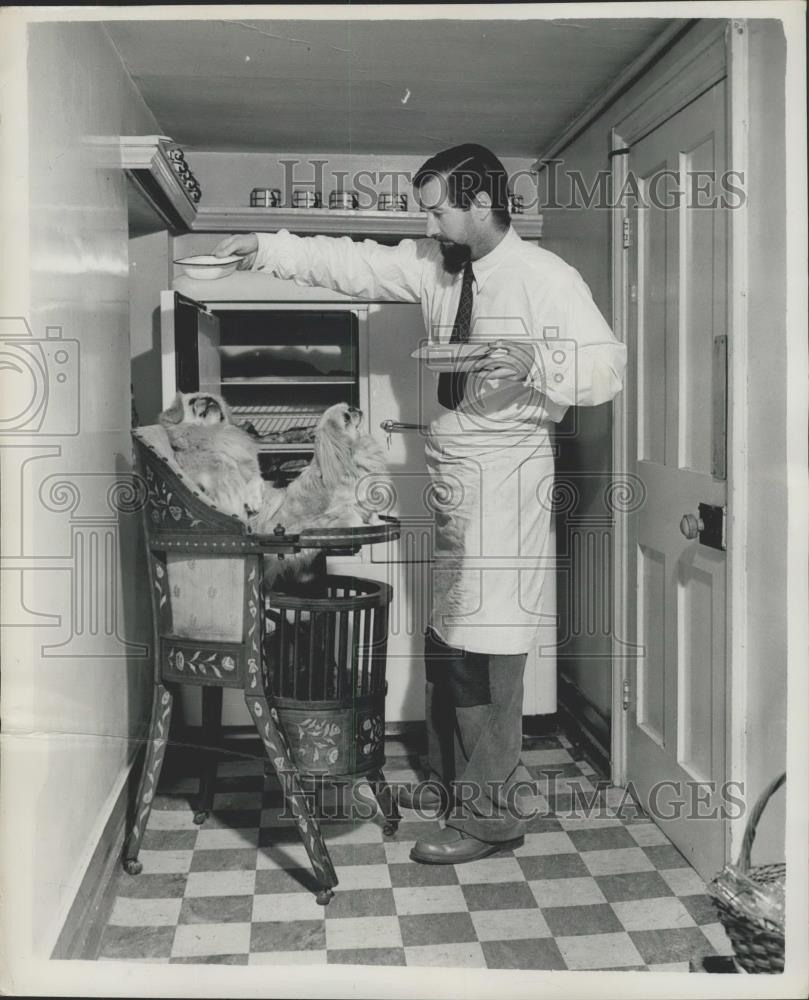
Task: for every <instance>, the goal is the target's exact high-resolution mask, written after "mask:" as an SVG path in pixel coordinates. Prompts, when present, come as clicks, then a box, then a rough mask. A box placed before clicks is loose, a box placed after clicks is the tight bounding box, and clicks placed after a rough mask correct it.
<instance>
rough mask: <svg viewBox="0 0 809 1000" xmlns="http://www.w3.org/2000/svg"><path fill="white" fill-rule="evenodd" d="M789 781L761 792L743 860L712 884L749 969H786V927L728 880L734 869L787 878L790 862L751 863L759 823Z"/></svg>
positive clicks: (759, 879) (765, 880) (765, 878)
mask: <svg viewBox="0 0 809 1000" xmlns="http://www.w3.org/2000/svg"><path fill="white" fill-rule="evenodd" d="M785 781H786V774H782V775H780V776H779V777H778V778H776V779H775V780H774V781H772V782H771V783H770V784H769V785H768V786H767V787H766V788H765V789H764V791H763V792H762V793H761V796H760V797H759V800H758V802H756V804H755V806H754V807H753V811H752V812H751V814H750V817H749V819H748V820H747V826H746V827H745V831H744V839H743V840H742V848H741V851H740V852H739V862H738V864H737V865H736V866H735V867H734V866H733V865H725V867H724V868H723V869H722V871H721V872H720V873H719V874H718V875H717V876H716V878H714V880H713V881H712V882H711V884H710V885H709V886H708V892H709V893H710V895H711V899H712V900H713V903H714V906H715V907H716V911H717V914H718V915H719V920H720V922H721V924H722V926H723V927H724V928H725V931H726V932H727V935H728V937H729V938H730V940H731V943H732V944H733V951H734V954H735V957H736V962H737V963H738V964H739V965H740V966H741V968H742V969H744V970H745V972H768V973H778V972H783V971H784V931H783V928H779V927H778V926H776V925H775V924H774V923H773V922H772V921H770V920H767V919H765V918H764V917H763V916H762V915H761V914H760V913H757V912H756V911H755V910H754V909H753V908H752V907H751V906H750V905H749V903H747V904H745V901H743V900H740V899H739V898H738V897H734V896H733V895H732V894H729V893H728V891H727V882H728V879H729V877H730V878H732V876H733V874H734V873H741V874H742V875H746V876H747V877H748V878H750V879H752V881H753V882H756V883H758V884H759V885H766V884H769V883H773V882H782V883H783V882H785V880H786V865H785V864H772V865H757V866H755V867H753V868H751V867H750V851H751V849H752V847H753V841H754V839H755V836H756V827H757V826H758V822H759V820H760V819H761V814H762V813H763V812H764V809H765V807H766V805H767V803H768V802H769V800H770V798H771V797H772V796H773V794H774V793H775V792H777V791H778V789H779V788H780V787H781V785H783V784H784V782H785Z"/></svg>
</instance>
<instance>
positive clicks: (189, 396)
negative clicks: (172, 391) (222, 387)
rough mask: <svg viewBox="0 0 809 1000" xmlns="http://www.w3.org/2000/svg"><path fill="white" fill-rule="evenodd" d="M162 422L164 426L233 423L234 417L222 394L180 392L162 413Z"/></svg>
mask: <svg viewBox="0 0 809 1000" xmlns="http://www.w3.org/2000/svg"><path fill="white" fill-rule="evenodd" d="M160 423H161V424H163V425H164V426H170V425H174V424H196V425H201V426H211V425H216V424H223V423H225V424H229V423H232V418H231V415H230V409H229V407H228V405H227V403H226V402H225V401H224V399H222V397H221V396H212V395H211V394H210V393H207V392H178V393H177V395H176V397H175V398H174V402H173V403H172V404H171V406H170V407H169V408H168V409H167V410H164V411H163V412H162V413H161V414H160Z"/></svg>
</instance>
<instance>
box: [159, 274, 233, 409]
mask: <svg viewBox="0 0 809 1000" xmlns="http://www.w3.org/2000/svg"><path fill="white" fill-rule="evenodd" d="M219 341H220V334H219V319H218V317H216V316H214V315H213V313H211V312H209V311H208V310H207V309H206V308H205V306H203V305H202V304H201V303H199V302H196V301H195V300H194V299H190V298H188V297H187V296H185V295H181V294H180V293H179V292H173V291H165V292H161V293H160V344H161V358H162V379H163V409H166V408H167V407H168V406H170V405H171V403H172V401H173V399H174V396H175V395H176V393H177V392H178V391H179V392H210V393H214V394H215V395H221V392H222V374H221V366H220V358H219Z"/></svg>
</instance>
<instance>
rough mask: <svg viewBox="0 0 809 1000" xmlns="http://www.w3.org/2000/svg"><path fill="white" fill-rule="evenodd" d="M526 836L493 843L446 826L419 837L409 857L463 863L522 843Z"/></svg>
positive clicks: (427, 861) (435, 862)
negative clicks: (420, 838)
mask: <svg viewBox="0 0 809 1000" xmlns="http://www.w3.org/2000/svg"><path fill="white" fill-rule="evenodd" d="M524 840H525V838H524V837H515V838H514V839H513V840H501V841H498V842H497V843H490V842H489V841H486V840H478V839H477V837H470V836H469V834H468V833H464V832H463V830H456V829H455V828H454V827H451V826H447V827H445V828H444V829H443V830H441V831H440V832H439V833H437V834H435V835H434V836H432V837H424V839H423V840H417V841H416V843H415V844H414V845H413V850H412V851H411V852H410V860H411V861H420V862H421V863H422V864H425V865H461V864H463V863H464V862H465V861H479V860H480V859H481V858H488V857H489V856H490V855H492V854H497V853H498V852H499V851H509V850H512V849H513V848H515V847H521V846H522V844H523V843H524Z"/></svg>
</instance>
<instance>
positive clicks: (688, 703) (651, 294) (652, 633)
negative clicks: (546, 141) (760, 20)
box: [627, 82, 727, 877]
mask: <svg viewBox="0 0 809 1000" xmlns="http://www.w3.org/2000/svg"><path fill="white" fill-rule="evenodd" d="M724 132H725V85H724V82H720V83H719V84H716V85H715V86H714V87H712V88H711V89H710V90H708V91H706V93H705V94H703V95H702V96H701V97H699V98H698V99H697V100H696V101H694V102H693V103H692V104H690V105H689V106H688V107H686V108H684V109H683V110H682V111H680V112H678V113H677V114H676V115H674V116H672V117H671V118H669V119H668V120H667V121H665V122H664V123H663V124H661V125H660V126H658V127H657V128H656V129H655V130H654V131H653V132H651V133H650V134H649V135H648V136H646V137H645V138H644V139H642V140H641V141H639V142H637V143H635V144H634V145H633V146H632V149H631V153H630V163H629V167H630V170H631V171H632V172H633V173H634V175H635V177H636V178H637V180H638V187H639V190H640V192H641V194H642V196H643V201H642V203H641V206H640V207H638V208H636V209H635V210H634V211H633V213H632V215H633V232H634V234H635V240H634V246H633V247H632V248H631V249H630V251H629V262H628V272H629V281H630V296H629V301H630V315H629V327H630V347H631V351H632V353H633V354H634V360H635V365H636V368H635V370H636V372H637V378H636V380H630V381H629V382H628V385H627V391H628V395H629V399H628V404H629V412H630V427H632V428H634V429H635V432H634V434H632V433H630V465H629V468H630V470H632V471H635V472H636V474H637V475H638V476H639V477H640V479H641V480H642V482H643V484H644V487H645V489H646V502H645V504H644V505H643V506H642V507H641V508H640V509H639V510H638V512H637V513H636V514H635V515H633V519H632V522H631V526H630V546H629V559H630V562H631V563H634V568H631V569H630V577H629V578H630V579H634V580H635V581H636V587H637V592H636V601H635V607H634V610H633V612H632V613H631V614H630V626H631V628H632V629H633V631H634V634H635V636H636V637H637V638H636V641H637V642H638V644H639V647H640V648H641V650H642V653H641V655H639V656H638V658H637V660H636V662H635V664H634V677H632V676H631V675H630V681H631V690H632V697H631V699H630V708H629V712H630V718H629V720H628V722H629V724H628V729H627V735H628V759H627V777H628V779H629V780H630V781H631V782H632V783H633V784H634V786H635V788H636V789H637V791H638V792H639V795H640V798H641V801H642V803H643V804H644V805H645V806H648V807H650V811H651V812H652V815H653V818H655V819H656V821H657V822H659V824H660V825H661V826H662V827H663V828H664V830H665V832H666V834H667V835H668V836H669V837H670V838H671V839H672V841H673V842H674V843H675V844H676V846H677V847H678V848H679V849H680V850H681V851H683V853H684V854H685V855H686V857H688V859H689V861H690V862H691V863H692V864H693V865H694V867H696V869H697V870H698V871H699V872H700V873H701V874H702V875H703V876H706V877H708V876H711V875H713V874H714V873H715V872H716V871H717V869H718V868H720V867H721V865H722V864H723V863H724V861H725V825H726V824H725V823H724V822H723V821H722V818H721V815H717V816H716V817H715V818H714V819H706V818H695V803H696V802H697V799H698V798H699V799H700V801H701V802H703V803H708V802H709V801H710V805H707V804H706V805H702V806H701V807H700V815H703V814H704V813H705V812H709V811H710V808H714V807H717V808H718V807H719V806H721V800H720V798H719V796H718V795H717V794H716V790H717V787H718V786H721V783H722V782H723V781H724V780H725V666H726V665H725V638H724V636H725V589H726V580H725V567H726V559H725V553H724V551H720V550H717V549H714V548H710V547H708V546H706V545H703V544H702V543H701V542H700V540H699V538H693V539H690V538H687V537H685V535H684V534H683V532H682V530H681V527H680V520H681V518H682V516H683V515H684V514H694V515H696V514H697V512H698V506H699V504H700V503H708V504H713V505H717V506H719V507H722V506H724V505H725V504H726V500H727V490H726V483H725V481H724V462H723V461H721V462H719V463H718V464H717V463H716V461H715V455H716V453H717V452H718V451H719V450H720V449H723V448H724V428H723V426H722V421H721V420H720V419H717V413H718V409H719V408H720V407H721V406H724V398H725V388H726V386H725V381H724V380H725V378H726V375H725V371H724V369H723V368H721V367H720V363H721V358H722V357H723V355H722V354H721V352H717V350H716V344H715V341H716V338H718V337H722V336H724V335H726V334H727V329H726V317H727V263H726V259H727V248H726V228H727V219H726V210H724V209H722V208H719V207H716V206H714V207H702V206H707V205H708V204H709V202H710V199H711V197H712V196H713V195H714V194H717V195H719V194H721V191H720V190H719V188H718V185H717V184H716V183H715V180H714V178H718V177H719V176H720V175H721V173H722V171H723V170H724V169H725V140H724ZM664 172H665V173H664ZM697 172H701V173H697ZM694 184H700V185H701V186H702V189H703V191H702V193H701V194H699V195H697V194H695V192H694V190H693V185H694ZM654 201H656V202H657V204H656V205H652V206H651V207H646V205H647V204H648V203H649V202H654ZM717 359H719V360H717ZM633 381H634V382H635V384H634V385H633V384H632V383H633ZM717 435H720V438H721V440H717ZM713 469H716V471H717V474H716V475H714V474H713V472H712V470H713ZM666 782H668V784H664V783H666ZM702 783H717V784H716V785H703V784H702ZM655 807H656V808H655ZM655 813H656V815H655Z"/></svg>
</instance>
